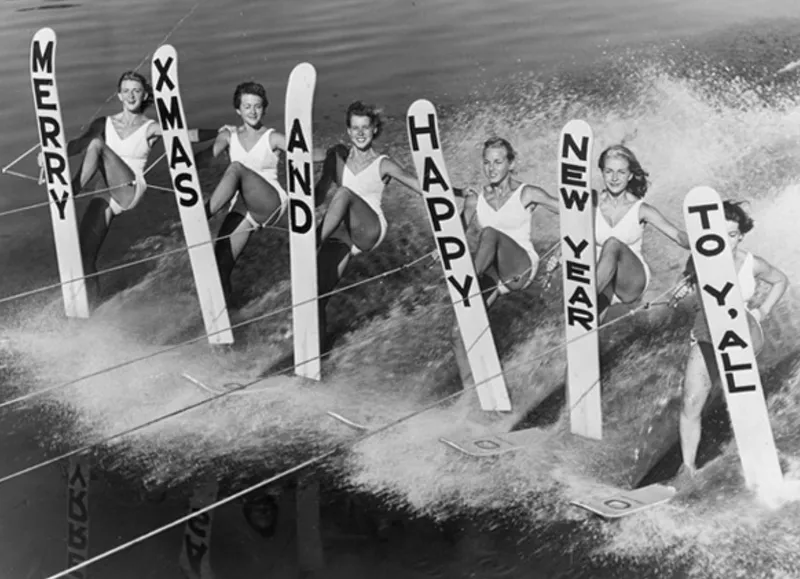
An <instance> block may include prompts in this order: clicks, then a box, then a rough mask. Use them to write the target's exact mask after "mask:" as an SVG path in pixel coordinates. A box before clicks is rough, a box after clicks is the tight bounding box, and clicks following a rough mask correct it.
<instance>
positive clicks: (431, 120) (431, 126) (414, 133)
mask: <svg viewBox="0 0 800 579" xmlns="http://www.w3.org/2000/svg"><path fill="white" fill-rule="evenodd" d="M407 118H408V134H409V135H411V149H412V150H413V151H414V152H415V153H416V152H418V151H419V140H418V139H419V136H420V135H429V136H430V139H431V148H432V149H433V150H434V151H435V150H437V149H439V135H438V134H437V132H436V118H435V117H434V115H433V114H432V113H430V114H428V125H427V126H419V127H418V126H417V124H416V121H415V120H414V117H413V116H411V115H409V116H408V117H407ZM423 189H424V190H425V191H427V189H425V187H424V185H423Z"/></svg>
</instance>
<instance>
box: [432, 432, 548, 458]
mask: <svg viewBox="0 0 800 579" xmlns="http://www.w3.org/2000/svg"><path fill="white" fill-rule="evenodd" d="M536 434H537V433H536V429H534V428H528V429H526V430H516V431H514V432H505V433H502V434H492V433H487V434H484V435H483V436H481V437H478V438H474V437H467V436H463V437H451V438H447V437H441V438H440V439H439V441H440V442H443V443H444V444H446V445H447V446H449V447H450V448H453V449H455V450H457V451H459V452H461V453H463V454H466V455H468V456H472V457H475V458H489V457H494V456H500V455H501V454H506V453H508V452H514V451H515V450H519V449H521V448H523V447H524V446H525V445H526V444H527V443H528V442H530V440H531V439H532V438H534V437H535V436H536Z"/></svg>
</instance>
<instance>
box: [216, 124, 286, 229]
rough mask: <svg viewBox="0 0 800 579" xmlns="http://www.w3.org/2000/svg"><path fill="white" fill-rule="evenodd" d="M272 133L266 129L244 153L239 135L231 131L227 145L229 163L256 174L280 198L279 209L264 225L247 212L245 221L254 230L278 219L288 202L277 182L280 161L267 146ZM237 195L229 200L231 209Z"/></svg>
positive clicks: (271, 130) (237, 193)
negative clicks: (235, 163)
mask: <svg viewBox="0 0 800 579" xmlns="http://www.w3.org/2000/svg"><path fill="white" fill-rule="evenodd" d="M273 131H274V129H267V130H266V131H265V132H264V134H263V135H261V137H260V138H259V139H258V141H256V144H255V145H253V148H252V149H250V150H249V151H246V150H245V148H244V147H243V146H242V143H241V141H239V135H238V132H237V131H233V132H232V133H231V138H230V143H229V144H228V153H229V155H230V158H231V162H234V161H238V162H239V163H241V164H242V165H244V166H245V167H247V168H248V169H250V170H251V171H253V172H254V173H256V174H257V175H258V176H259V177H261V178H262V179H264V181H266V182H267V183H269V184H270V185H271V186H272V187H273V188H274V189H275V191H277V192H278V195H279V196H280V198H281V204H280V207H279V208H278V209H277V210H276V212H275V214H274V215H270V216H269V218H267V220H266V221H265V222H264V223H258V222H257V221H256V220H255V219H254V218H253V216H252V215H251V214H250V212H249V211H248V212H247V215H245V219H247V221H248V222H250V224H251V225H252V226H253V227H255V228H256V229H258V228H260V227H263V226H264V225H265V224H267V223H270V222H272V221H274V220H276V219H280V218H281V217H282V216H283V214H284V212H285V211H286V207H287V205H288V202H289V195H288V194H287V193H286V191H284V189H283V187H282V186H281V184H280V182H279V181H278V163H279V161H280V159H279V157H278V155H276V154H275V151H273V150H272V147H270V145H269V137H270V135H271V134H272V132H273ZM238 195H239V192H238V191H237V192H236V195H234V197H233V199H232V200H231V207H233V204H234V203H235V202H236V198H237V196H238Z"/></svg>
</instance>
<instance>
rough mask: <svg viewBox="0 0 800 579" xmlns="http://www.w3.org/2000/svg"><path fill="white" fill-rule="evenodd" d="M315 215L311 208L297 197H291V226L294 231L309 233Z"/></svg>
mask: <svg viewBox="0 0 800 579" xmlns="http://www.w3.org/2000/svg"><path fill="white" fill-rule="evenodd" d="M313 218H314V216H313V215H312V213H311V209H310V208H309V207H308V205H306V204H305V203H303V202H302V201H300V200H299V199H296V198H291V199H289V227H290V228H291V230H292V231H293V232H294V233H308V232H309V231H311V223H312V219H313Z"/></svg>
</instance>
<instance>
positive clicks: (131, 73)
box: [117, 70, 153, 111]
mask: <svg viewBox="0 0 800 579" xmlns="http://www.w3.org/2000/svg"><path fill="white" fill-rule="evenodd" d="M126 80H132V81H135V82H138V83H139V84H140V85H142V88H143V89H144V98H143V99H142V110H143V111H144V110H146V109H147V107H149V106H150V105H152V104H153V87H151V86H150V83H149V82H147V79H146V78H145V77H144V75H142V74H139V73H138V72H136V71H135V70H126V71H125V72H123V73H122V76H120V77H119V81H117V92H120V91H122V83H123V82H125V81H126Z"/></svg>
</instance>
